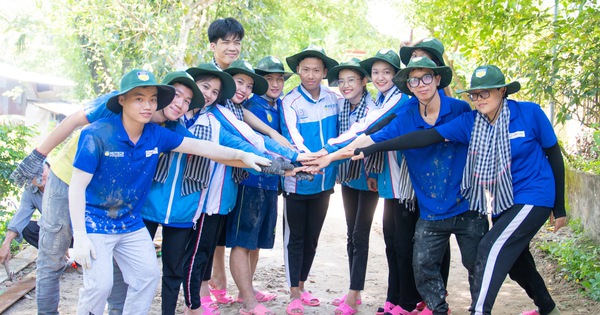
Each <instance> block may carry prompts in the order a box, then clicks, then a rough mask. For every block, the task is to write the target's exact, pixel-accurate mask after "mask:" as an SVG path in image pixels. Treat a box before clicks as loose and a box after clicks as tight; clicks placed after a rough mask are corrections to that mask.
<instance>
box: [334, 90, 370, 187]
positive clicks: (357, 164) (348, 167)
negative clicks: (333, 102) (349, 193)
mask: <svg viewBox="0 0 600 315" xmlns="http://www.w3.org/2000/svg"><path fill="white" fill-rule="evenodd" d="M367 95H369V94H368V93H367V91H366V90H365V91H364V92H363V94H362V96H361V97H360V102H358V105H357V106H356V108H355V113H356V114H355V115H354V121H350V118H351V117H350V116H351V113H350V107H351V104H350V100H348V99H346V100H344V106H343V107H342V111H341V112H340V114H339V115H338V122H339V129H338V131H339V134H342V133H344V132H346V130H348V129H349V128H350V125H352V123H354V122H356V121H359V120H361V119H362V118H363V117H365V116H366V115H367V110H368V108H367ZM361 166H362V162H361V161H352V160H349V161H346V162H344V163H342V164H340V166H338V170H339V171H338V180H339V181H340V183H345V182H349V181H351V180H354V179H357V178H359V177H360V171H361Z"/></svg>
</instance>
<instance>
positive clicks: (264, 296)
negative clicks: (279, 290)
mask: <svg viewBox="0 0 600 315" xmlns="http://www.w3.org/2000/svg"><path fill="white" fill-rule="evenodd" d="M254 297H255V298H256V301H257V302H258V303H264V302H269V301H271V300H274V299H275V298H276V297H277V294H275V293H269V292H261V291H259V290H256V294H255V295H254ZM236 302H238V303H244V299H243V298H241V297H239V296H238V298H237V300H236Z"/></svg>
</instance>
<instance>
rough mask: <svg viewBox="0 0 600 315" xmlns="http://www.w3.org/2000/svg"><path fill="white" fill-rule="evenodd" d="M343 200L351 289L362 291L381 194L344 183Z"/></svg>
mask: <svg viewBox="0 0 600 315" xmlns="http://www.w3.org/2000/svg"><path fill="white" fill-rule="evenodd" d="M342 200H343V202H344V211H345V213H346V226H347V231H348V232H347V242H346V250H347V252H348V264H349V267H350V290H356V291H361V290H363V289H364V288H365V277H366V273H367V261H368V259H369V235H370V234H371V225H372V223H373V214H374V213H375V208H376V207H377V201H379V194H378V193H377V192H376V191H368V190H358V189H354V188H351V187H348V186H343V185H342Z"/></svg>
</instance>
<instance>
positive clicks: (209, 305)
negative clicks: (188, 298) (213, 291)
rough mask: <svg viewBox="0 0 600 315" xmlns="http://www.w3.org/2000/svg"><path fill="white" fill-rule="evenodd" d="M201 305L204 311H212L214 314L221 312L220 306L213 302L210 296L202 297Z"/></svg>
mask: <svg viewBox="0 0 600 315" xmlns="http://www.w3.org/2000/svg"><path fill="white" fill-rule="evenodd" d="M200 305H202V306H203V308H204V309H210V310H211V311H212V312H215V311H219V304H218V303H217V302H216V301H215V300H213V299H212V298H211V297H210V295H209V296H205V297H201V298H200Z"/></svg>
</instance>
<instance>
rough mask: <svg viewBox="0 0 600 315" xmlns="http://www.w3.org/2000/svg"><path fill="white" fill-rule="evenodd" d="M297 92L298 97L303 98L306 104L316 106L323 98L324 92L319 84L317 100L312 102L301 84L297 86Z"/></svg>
mask: <svg viewBox="0 0 600 315" xmlns="http://www.w3.org/2000/svg"><path fill="white" fill-rule="evenodd" d="M298 92H299V93H300V95H302V97H304V99H305V100H306V101H307V102H310V103H313V104H317V103H318V102H319V101H320V100H321V99H322V98H324V97H325V94H324V93H325V91H323V85H322V84H320V85H319V99H317V100H314V99H313V98H312V96H310V93H309V92H308V91H307V90H306V89H305V88H304V86H302V84H300V85H298Z"/></svg>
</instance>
